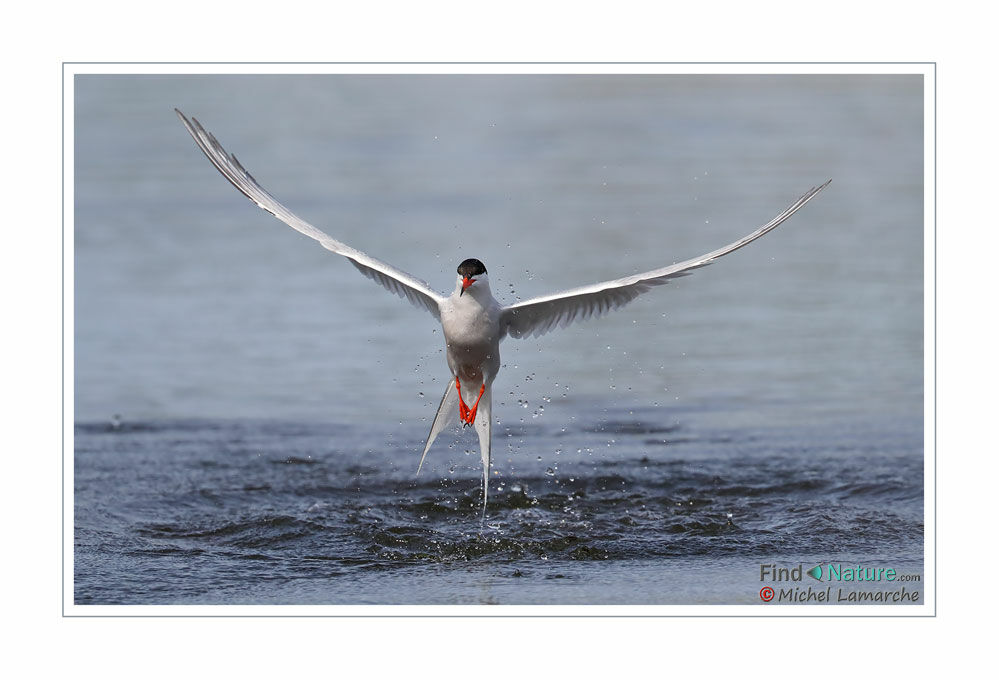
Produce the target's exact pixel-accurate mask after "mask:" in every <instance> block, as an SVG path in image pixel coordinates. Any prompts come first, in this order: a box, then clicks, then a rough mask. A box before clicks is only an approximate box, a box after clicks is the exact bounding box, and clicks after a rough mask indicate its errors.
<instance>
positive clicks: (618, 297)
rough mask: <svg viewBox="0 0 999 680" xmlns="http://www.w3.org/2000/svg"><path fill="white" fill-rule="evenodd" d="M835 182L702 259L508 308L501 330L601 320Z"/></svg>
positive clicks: (525, 332) (516, 334) (751, 237)
mask: <svg viewBox="0 0 999 680" xmlns="http://www.w3.org/2000/svg"><path fill="white" fill-rule="evenodd" d="M831 181H832V180H829V181H828V182H826V183H825V184H823V185H822V186H819V187H813V188H812V189H810V190H809V191H808V192H807V193H805V194H804V195H803V196H802V197H801V198H799V199H798V200H797V201H795V202H794V203H792V204H791V205H789V206H788V207H787V208H785V209H784V210H783V211H782V212H781V213H780V214H779V215H777V216H776V217H774V218H773V219H772V220H770V221H769V222H767V223H766V224H764V225H763V226H762V227H760V228H759V229H757V230H756V231H754V232H752V233H751V234H748V235H746V236H744V237H743V238H741V239H739V240H738V241H735V242H733V243H730V244H728V245H727V246H723V247H721V248H718V249H717V250H713V251H711V252H710V253H705V254H704V255H701V256H700V257H695V258H691V259H689V260H685V261H683V262H679V263H677V264H673V265H670V266H668V267H663V268H661V269H654V270H652V271H648V272H644V273H642V274H633V275H632V276H626V277H624V278H620V279H616V280H614V281H604V282H602V283H595V284H592V285H589V286H581V287H579V288H573V289H571V290H565V291H562V292H559V293H554V294H552V295H546V296H543V297H537V298H532V299H530V300H524V301H523V302H518V303H516V304H514V305H509V306H507V307H504V308H503V311H502V313H501V316H500V330H501V332H503V333H504V334H508V335H510V337H513V338H526V337H528V336H539V335H544V334H545V333H548V332H550V331H553V330H555V329H556V328H565V327H566V326H568V325H569V324H571V323H573V322H575V321H583V320H585V319H589V318H591V317H598V316H601V315H603V314H606V313H607V312H609V311H611V310H614V309H619V308H621V307H624V306H625V305H626V304H628V303H629V302H631V301H632V300H634V299H635V298H636V297H638V296H639V295H641V294H642V293H645V292H647V291H649V290H652V288H654V287H655V286H661V285H663V284H666V283H669V282H670V281H672V280H673V279H676V278H680V277H681V276H687V275H688V274H690V273H692V272H693V271H694V270H695V269H700V268H701V267H706V266H707V265H709V264H711V263H712V262H714V261H715V260H717V259H718V258H719V257H722V256H723V255H728V254H729V253H731V252H732V251H735V250H738V249H739V248H742V247H743V246H745V245H747V244H749V243H752V242H753V241H755V240H756V239H758V238H760V237H761V236H763V235H764V234H766V233H767V232H769V231H771V230H773V229H776V228H777V226H779V225H780V224H781V223H782V222H784V220H786V219H787V218H789V217H790V216H791V215H793V214H794V213H796V212H798V210H799V209H801V207H802V206H803V205H805V204H806V203H808V202H809V201H810V200H812V198H814V197H815V195H816V194H818V193H819V192H820V191H822V190H823V189H825V188H826V187H827V186H829V182H831Z"/></svg>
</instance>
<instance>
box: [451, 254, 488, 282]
mask: <svg viewBox="0 0 999 680" xmlns="http://www.w3.org/2000/svg"><path fill="white" fill-rule="evenodd" d="M458 273H459V274H461V275H462V276H464V277H465V278H466V279H470V278H472V277H474V276H479V275H481V274H485V273H486V265H484V264H482V263H481V262H480V261H479V260H476V259H475V258H474V257H471V258H469V259H467V260H465V261H464V262H462V263H461V264H459V265H458Z"/></svg>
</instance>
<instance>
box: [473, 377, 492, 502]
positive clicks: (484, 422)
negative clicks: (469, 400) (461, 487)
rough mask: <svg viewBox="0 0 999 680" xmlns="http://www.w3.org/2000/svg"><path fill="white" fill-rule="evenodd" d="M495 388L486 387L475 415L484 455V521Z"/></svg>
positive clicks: (480, 447) (480, 449) (487, 492)
mask: <svg viewBox="0 0 999 680" xmlns="http://www.w3.org/2000/svg"><path fill="white" fill-rule="evenodd" d="M492 406H493V386H492V385H486V391H485V392H483V393H482V399H480V400H479V411H478V413H477V414H476V415H475V431H476V432H477V433H478V435H479V452H480V453H481V454H482V519H483V520H484V519H485V518H486V501H487V500H489V463H490V462H491V450H490V449H491V447H492V430H493V419H492V411H493V408H492Z"/></svg>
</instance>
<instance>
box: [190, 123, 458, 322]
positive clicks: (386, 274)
mask: <svg viewBox="0 0 999 680" xmlns="http://www.w3.org/2000/svg"><path fill="white" fill-rule="evenodd" d="M174 111H176V112H177V116H178V117H179V118H180V120H181V122H182V123H184V127H186V128H187V131H188V132H190V133H191V137H193V138H194V141H195V142H196V143H197V144H198V147H199V148H200V149H201V150H202V151H203V152H204V154H205V155H206V156H207V157H208V160H210V161H211V162H212V165H214V166H215V167H216V168H217V169H218V171H219V172H221V173H222V176H223V177H225V178H226V179H227V180H229V181H230V182H231V183H232V185H233V186H234V187H236V188H237V189H239V190H240V192H242V193H243V195H244V196H246V197H247V198H249V199H250V200H251V201H253V202H254V203H256V204H257V205H258V206H259V207H261V208H263V209H264V210H266V211H267V212H269V213H270V214H271V215H274V217H276V218H278V219H279V220H281V221H282V222H284V223H285V224H287V225H288V226H289V227H291V228H292V229H295V230H296V231H300V232H302V233H303V234H305V235H306V236H308V237H309V238H314V239H315V240H317V241H319V243H320V244H322V246H323V247H324V248H326V249H327V250H332V251H333V252H334V253H336V254H338V255H343V256H344V257H346V258H347V259H348V260H350V262H351V264H353V265H354V266H355V267H357V269H358V271H360V272H361V273H362V274H364V275H365V276H367V277H368V278H369V279H374V280H375V281H377V282H378V283H380V284H381V285H383V286H384V287H385V288H387V289H388V290H390V291H391V292H393V293H395V294H396V295H398V296H400V297H404V298H406V299H407V300H409V301H410V302H411V303H413V304H414V305H416V306H417V307H422V308H424V309H426V310H427V311H428V312H430V313H431V314H433V315H434V317H435V318H437V319H438V320H440V318H441V312H440V303H441V302H442V301H443V300H444V299H445V298H444V296H443V295H440V294H439V293H437V292H435V291H434V290H432V289H431V288H430V286H429V285H428V284H427V283H426V282H425V281H422V280H420V279H418V278H416V277H415V276H411V275H409V274H407V273H406V272H404V271H402V270H400V269H396V268H395V267H393V266H392V265H390V264H387V263H385V262H382V261H381V260H378V259H375V258H373V257H371V256H370V255H367V254H365V253H362V252H361V251H360V250H356V249H354V248H351V247H350V246H348V245H347V244H345V243H340V241H337V240H336V239H334V238H333V237H332V236H330V235H329V234H326V233H325V232H323V231H320V230H319V229H317V228H315V227H314V226H312V225H311V224H309V223H308V222H306V221H305V220H303V219H302V218H301V217H299V216H298V215H296V214H295V213H293V212H291V211H290V210H288V209H287V208H286V207H284V206H283V205H281V204H280V203H279V202H278V201H277V199H275V198H274V197H273V196H271V195H270V194H269V193H267V191H266V190H265V189H264V188H263V187H262V186H260V185H259V184H258V183H257V180H255V179H253V175H251V174H250V173H248V172H247V171H246V170H245V169H244V168H243V166H242V165H240V163H239V161H238V160H236V157H235V156H233V155H232V154H230V153H229V152H227V151H226V150H225V149H224V148H222V145H221V144H219V143H218V140H217V139H215V137H214V136H213V135H212V134H211V133H210V132H208V131H206V130H205V128H203V127H202V126H201V123H199V122H198V119H197V118H192V119H191V120H188V119H187V117H185V116H184V114H183V113H181V112H180V111H179V110H177V109H174Z"/></svg>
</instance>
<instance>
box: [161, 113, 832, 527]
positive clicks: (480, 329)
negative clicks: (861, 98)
mask: <svg viewBox="0 0 999 680" xmlns="http://www.w3.org/2000/svg"><path fill="white" fill-rule="evenodd" d="M174 111H175V112H176V113H177V116H178V117H179V118H180V120H181V122H182V123H183V124H184V127H186V128H187V131H188V132H189V133H190V134H191V137H193V138H194V141H195V142H196V143H197V145H198V147H199V148H200V149H201V150H202V151H203V152H204V154H205V156H207V157H208V160H210V161H211V162H212V164H213V165H214V166H215V167H216V168H217V169H218V171H219V172H221V173H222V175H223V176H224V177H225V178H226V179H227V180H229V182H231V183H232V185H233V186H234V187H236V188H237V189H238V190H239V191H240V192H241V193H242V194H243V195H245V196H246V197H247V198H249V199H250V200H251V201H253V202H254V203H255V204H257V206H259V207H260V208H262V209H264V210H266V211H267V212H269V213H270V214H271V215H273V216H274V217H276V218H278V219H279V220H281V221H282V222H284V223H285V224H287V225H288V226H290V227H291V228H292V229H295V230H297V231H300V232H301V233H303V234H305V235H306V236H308V237H310V238H313V239H315V240H316V241H318V242H319V243H320V244H321V245H322V246H323V247H324V248H326V249H328V250H331V251H333V252H334V253H336V254H338V255H343V256H344V257H346V258H347V259H348V260H350V263H351V264H353V265H354V266H355V267H356V268H357V269H358V271H360V272H361V273H362V274H364V275H365V276H366V277H368V278H370V279H373V280H374V281H376V282H377V283H379V284H381V285H382V286H384V287H385V288H386V289H388V290H389V291H390V292H393V293H395V294H397V295H399V296H400V297H404V298H406V299H407V300H408V301H409V302H411V303H412V304H413V305H415V306H416V307H419V308H422V309H425V310H426V311H428V312H430V314H431V315H433V317H434V318H435V319H437V321H439V322H440V324H441V326H442V327H443V329H444V341H445V344H446V348H447V365H448V368H449V369H450V370H451V380H450V382H448V385H447V388H446V389H445V390H444V396H443V397H442V398H441V402H440V406H439V407H438V408H437V415H436V416H435V417H434V421H433V425H432V426H431V428H430V434H429V436H428V437H427V443H426V445H425V446H424V447H423V455H422V456H421V457H420V464H419V466H418V467H417V474H419V472H420V470H421V469H422V468H423V462H424V461H425V460H426V457H427V452H428V451H429V450H430V447H431V445H432V444H433V443H434V440H435V439H437V435H439V434H440V433H441V432H442V431H444V430H445V429H447V428H448V427H450V426H451V425H452V424H454V423H455V421H456V420H460V421H461V423H462V425H463V426H464V427H467V426H470V425H474V427H475V431H476V433H477V434H478V437H479V451H480V454H481V457H482V513H483V517H484V516H485V510H486V503H487V501H488V498H489V466H490V446H491V439H492V384H493V380H495V379H496V374H497V373H498V372H499V369H500V351H499V346H500V341H501V340H503V339H504V338H506V337H507V336H509V337H511V338H526V337H530V336H539V335H543V334H545V333H548V332H549V331H552V330H555V329H556V328H565V327H566V326H568V325H569V324H571V323H574V322H576V321H582V320H584V319H588V318H592V317H598V316H601V315H602V314H605V313H607V312H609V311H611V310H614V309H620V308H621V307H623V306H625V305H626V304H628V303H629V302H631V301H632V300H634V299H635V298H636V297H638V296H639V295H641V294H642V293H644V292H646V291H649V290H651V289H652V288H654V287H655V286H661V285H663V284H665V283H668V282H669V281H671V280H673V279H676V278H679V277H681V276H686V275H688V274H690V273H691V272H692V271H693V270H695V269H699V268H700V267H704V266H706V265H709V264H711V263H712V262H714V261H715V260H717V259H718V258H720V257H722V256H723V255H728V254H729V253H731V252H733V251H735V250H738V249H739V248H742V247H743V246H745V245H747V244H749V243H752V242H753V241H755V240H756V239H758V238H760V237H761V236H763V235H764V234H766V233H767V232H769V231H771V230H773V229H775V228H776V227H777V226H778V225H780V224H781V223H783V222H784V221H785V220H786V219H787V218H789V217H791V215H793V214H794V213H796V212H798V210H800V209H801V207H802V206H804V205H805V204H806V203H808V202H809V201H810V200H812V198H814V197H815V195H816V194H818V193H819V192H820V191H822V190H823V189H825V188H826V187H827V186H828V185H829V182H831V181H832V180H829V181H827V182H826V183H825V184H822V185H821V186H818V187H813V188H812V189H809V190H808V191H807V192H806V193H805V194H804V195H803V196H801V198H799V199H798V200H796V201H795V202H794V203H792V204H791V205H789V206H788V207H787V208H785V209H784V210H783V211H782V212H781V213H780V214H778V215H777V216H776V217H774V218H773V219H772V220H770V221H769V222H767V223H766V224H764V225H763V226H762V227H759V228H758V229H756V231H754V232H752V233H750V234H748V235H747V236H744V237H743V238H741V239H739V240H738V241H734V242H733V243H730V244H728V245H727V246H723V247H721V248H718V249H717V250H713V251H711V252H710V253H705V254H704V255H701V256H699V257H695V258H692V259H689V260H684V261H683V262H679V263H676V264H671V265H669V266H667V267H662V268H660V269H653V270H651V271H647V272H644V273H642V274H632V275H631V276H625V277H623V278H620V279H615V280H613V281H604V282H602V283H594V284H591V285H588V286H581V287H579V288H572V289H570V290H564V291H561V292H558V293H554V294H552V295H545V296H542V297H537V298H532V299H530V300H524V301H522V302H517V303H515V304H512V305H504V304H502V303H500V302H498V301H497V300H496V298H494V297H493V294H492V291H491V290H490V289H489V275H488V273H487V271H486V266H485V265H484V264H483V263H482V262H481V261H479V260H477V259H475V258H469V259H466V260H464V261H463V262H462V263H461V264H459V265H458V277H457V279H456V280H455V286H454V290H453V292H452V293H451V294H450V295H444V294H441V293H438V292H437V291H435V290H433V289H432V288H431V287H430V285H429V284H428V283H427V282H425V281H423V280H421V279H418V278H416V277H414V276H412V275H410V274H407V273H406V272H404V271H402V270H400V269H397V268H396V267H393V266H392V265H390V264H387V263H385V262H382V261H381V260H378V259H376V258H374V257H371V256H370V255H367V254H365V253H362V252H361V251H359V250H356V249H355V248H351V247H350V246H348V245H346V244H345V243H341V242H340V241H337V240H336V239H334V238H333V237H332V236H330V235H329V234H326V233H325V232H323V231H320V230H319V229H317V228H316V227H314V226H312V225H311V224H309V223H308V222H306V221H305V220H303V219H302V218H300V217H298V216H297V215H295V214H294V213H293V212H291V211H290V210H288V209H287V208H286V207H284V206H283V205H282V204H281V203H279V202H278V201H277V199H275V198H274V197H273V196H271V195H270V194H269V193H268V192H267V191H266V190H265V189H264V188H263V187H262V186H260V184H258V183H257V180H255V179H254V178H253V176H252V175H251V174H250V173H249V172H247V171H246V170H245V169H244V168H243V166H242V165H241V164H240V162H239V161H238V160H237V159H236V157H235V156H234V155H232V154H231V153H229V152H228V151H226V150H225V149H224V148H223V147H222V145H221V144H219V142H218V140H216V139H215V137H214V136H213V135H212V134H211V133H209V132H207V131H206V130H205V128H204V127H202V125H201V123H199V122H198V119H197V118H191V120H188V119H187V117H186V116H185V115H184V114H183V113H181V112H180V111H179V110H177V109H174ZM472 399H474V401H472ZM466 400H467V401H466ZM467 402H471V405H469V404H468V403H467Z"/></svg>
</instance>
